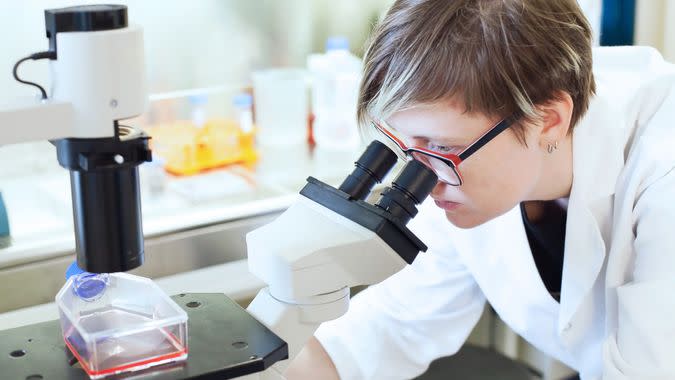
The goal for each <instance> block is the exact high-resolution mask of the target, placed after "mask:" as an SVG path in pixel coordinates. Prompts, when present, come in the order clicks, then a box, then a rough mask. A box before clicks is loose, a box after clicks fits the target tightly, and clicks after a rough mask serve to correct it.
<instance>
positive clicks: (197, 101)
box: [188, 94, 209, 106]
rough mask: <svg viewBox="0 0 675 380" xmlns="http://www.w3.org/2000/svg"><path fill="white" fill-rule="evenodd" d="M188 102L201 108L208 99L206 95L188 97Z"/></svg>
mask: <svg viewBox="0 0 675 380" xmlns="http://www.w3.org/2000/svg"><path fill="white" fill-rule="evenodd" d="M188 100H189V101H190V104H192V105H193V106H202V105H204V104H206V103H207V102H208V101H209V97H208V95H206V94H198V95H190V96H188Z"/></svg>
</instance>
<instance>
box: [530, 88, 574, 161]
mask: <svg viewBox="0 0 675 380" xmlns="http://www.w3.org/2000/svg"><path fill="white" fill-rule="evenodd" d="M573 110H574V101H573V100H572V97H571V96H570V94H568V93H567V92H565V91H559V92H558V93H556V96H555V98H554V99H553V100H551V101H550V102H548V103H546V104H544V105H541V106H538V107H537V111H538V113H539V115H540V116H541V118H540V123H541V124H540V126H541V129H540V131H539V132H540V133H539V146H540V147H541V148H543V149H545V150H546V149H550V148H549V146H556V147H557V143H558V141H562V140H564V139H565V137H566V136H567V134H568V133H569V131H570V122H571V120H572V111H573Z"/></svg>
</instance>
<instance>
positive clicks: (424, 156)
mask: <svg viewBox="0 0 675 380" xmlns="http://www.w3.org/2000/svg"><path fill="white" fill-rule="evenodd" d="M516 120H517V117H516V116H511V117H507V118H505V119H502V120H501V121H500V122H498V123H497V124H495V125H494V126H493V127H492V128H490V129H489V130H488V131H487V132H485V133H484V134H483V135H482V136H481V137H479V138H478V139H477V140H476V141H474V142H473V143H471V144H470V145H469V146H467V147H466V148H464V149H462V150H461V151H459V152H458V153H456V154H455V153H442V152H439V151H438V150H440V149H435V150H434V149H429V148H424V147H419V146H409V145H408V144H406V143H404V142H403V140H404V136H402V135H400V134H398V133H396V132H394V131H392V130H388V129H386V128H384V127H383V126H382V125H381V124H380V123H377V122H375V121H373V122H372V124H373V126H374V127H375V128H376V129H377V130H378V131H380V132H381V133H382V134H383V135H385V136H386V137H387V138H388V139H389V140H390V141H391V142H393V143H394V144H395V145H396V146H397V147H398V148H399V149H400V150H401V151H402V152H403V153H404V154H405V155H407V156H409V157H412V158H413V159H415V160H418V161H421V162H422V163H424V164H426V165H427V166H429V167H430V168H431V169H432V170H434V172H435V173H436V175H438V178H439V180H441V181H443V182H445V183H447V184H449V185H452V186H461V185H462V184H463V183H464V179H463V178H462V174H461V173H460V171H459V169H458V168H457V167H458V166H459V164H461V163H462V161H464V160H466V159H467V158H469V157H470V156H471V155H472V154H474V153H476V151H477V150H478V149H480V148H482V147H483V146H484V145H485V144H487V143H488V142H490V141H491V140H492V139H494V138H495V137H497V135H499V134H500V133H502V132H503V131H505V130H506V129H507V128H509V127H510V126H511V125H512V124H513V123H514V121H516ZM443 149H444V150H450V149H448V148H445V147H444V148H443Z"/></svg>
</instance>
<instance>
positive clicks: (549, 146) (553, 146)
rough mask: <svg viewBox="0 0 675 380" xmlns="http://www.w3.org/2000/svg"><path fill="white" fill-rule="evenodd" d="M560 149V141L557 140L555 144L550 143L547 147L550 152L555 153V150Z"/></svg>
mask: <svg viewBox="0 0 675 380" xmlns="http://www.w3.org/2000/svg"><path fill="white" fill-rule="evenodd" d="M556 149H558V142H557V141H556V142H555V143H554V144H551V143H549V144H548V147H547V149H546V150H547V151H548V152H549V153H553V151H554V150H556Z"/></svg>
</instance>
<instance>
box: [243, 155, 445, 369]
mask: <svg viewBox="0 0 675 380" xmlns="http://www.w3.org/2000/svg"><path fill="white" fill-rule="evenodd" d="M395 162H396V156H395V154H394V153H393V152H391V151H390V150H389V149H388V148H386V147H385V146H384V145H383V144H381V143H379V142H373V143H371V145H370V146H369V147H368V149H367V150H366V152H365V153H364V154H363V155H362V156H361V158H360V159H359V160H358V161H357V162H356V169H355V170H354V172H353V173H352V174H351V175H350V176H349V177H348V178H347V179H346V180H345V182H343V184H342V185H341V186H340V188H339V189H336V188H333V187H331V186H329V185H327V184H325V183H322V182H321V181H319V180H317V179H314V178H311V177H310V178H309V179H308V183H307V185H306V186H305V187H304V188H303V189H302V191H301V192H300V195H301V196H300V197H299V199H298V201H297V202H296V203H295V204H293V205H292V206H291V207H290V208H289V209H288V210H286V211H285V212H284V213H283V214H281V215H280V216H279V217H278V218H277V219H276V220H274V221H273V222H271V223H269V224H267V225H265V226H263V227H261V228H259V229H257V230H255V231H252V232H250V233H249V234H248V235H247V236H246V241H247V247H248V264H249V270H250V271H251V273H253V274H254V275H256V276H257V277H259V278H260V279H261V280H263V282H265V283H266V284H268V287H266V288H264V289H262V290H261V291H260V292H259V293H258V295H257V296H256V298H255V299H254V300H253V302H252V303H251V304H250V305H249V307H248V309H247V310H248V312H249V313H251V314H252V315H253V316H254V317H256V318H257V319H258V320H259V321H260V322H262V323H263V324H264V325H266V326H267V327H269V328H270V329H271V330H272V331H274V332H275V333H276V334H277V335H279V336H280V337H281V338H282V339H284V340H285V341H286V343H287V344H288V350H289V359H290V360H292V359H293V358H294V357H295V356H296V355H297V354H298V353H299V352H300V350H301V349H302V347H303V346H304V345H305V343H306V342H307V340H308V339H309V338H310V337H311V336H312V335H313V334H314V331H316V329H317V328H318V327H319V325H320V324H321V323H322V322H325V321H328V320H332V319H335V318H338V317H340V316H341V315H343V314H344V313H346V312H347V310H348V308H349V295H350V287H353V286H358V285H371V284H375V283H378V282H380V281H382V280H384V279H386V278H388V277H389V276H391V275H393V274H394V273H396V272H398V271H399V270H401V269H402V268H403V267H404V266H405V265H406V264H410V263H412V262H413V261H414V259H415V257H416V256H417V254H418V253H419V252H420V251H425V250H426V246H425V245H424V244H423V243H422V242H421V241H420V240H419V239H418V238H417V237H416V236H415V235H414V234H413V233H412V232H411V231H410V230H408V228H407V227H406V223H407V222H408V221H409V220H410V219H411V218H412V217H414V216H415V215H416V213H417V210H416V208H415V206H416V205H417V204H419V203H421V201H422V200H423V199H424V198H426V197H427V195H428V194H429V193H430V192H431V190H432V189H433V187H434V186H435V185H436V182H437V177H436V175H435V174H434V173H433V172H432V171H431V170H430V169H428V168H426V167H425V166H424V165H423V164H421V163H419V162H418V161H411V162H410V163H408V164H407V165H406V166H405V167H404V168H403V170H402V171H401V173H400V174H399V176H398V177H397V178H396V179H395V180H394V181H393V185H392V186H391V187H387V188H385V190H384V191H383V192H382V193H381V198H380V200H379V201H378V202H377V203H376V204H374V205H373V204H370V203H368V202H366V201H365V198H366V197H367V196H368V193H370V191H371V189H372V187H373V185H374V184H375V182H381V181H382V179H383V178H384V176H385V175H386V173H387V172H388V171H389V170H390V169H391V168H392V166H393V165H394V163H395ZM288 362H289V361H282V362H278V363H277V364H275V365H274V366H273V367H272V368H271V369H269V370H267V371H265V372H263V373H262V374H261V378H264V379H281V378H283V372H284V370H285V369H286V367H287V365H288Z"/></svg>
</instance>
